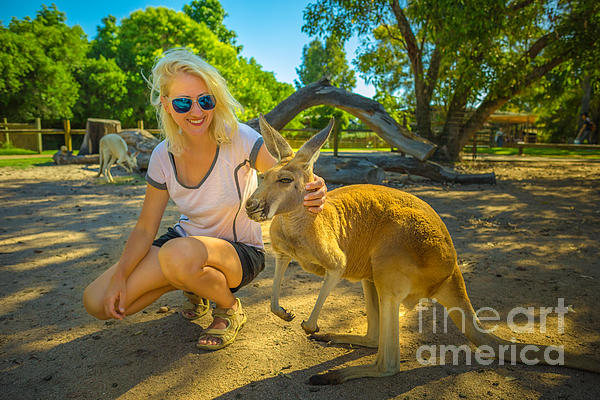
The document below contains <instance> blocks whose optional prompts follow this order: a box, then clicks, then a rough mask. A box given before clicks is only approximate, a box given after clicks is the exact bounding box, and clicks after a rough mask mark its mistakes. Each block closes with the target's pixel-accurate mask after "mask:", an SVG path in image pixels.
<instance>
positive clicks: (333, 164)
mask: <svg viewBox="0 0 600 400" xmlns="http://www.w3.org/2000/svg"><path fill="white" fill-rule="evenodd" d="M314 172H315V174H317V175H319V176H320V177H321V178H323V179H324V180H325V182H327V183H336V184H342V185H351V184H356V183H371V184H381V182H382V181H383V179H384V178H385V172H384V171H383V169H382V168H379V167H378V166H377V165H375V164H373V163H371V162H369V161H367V160H363V159H360V158H354V157H319V159H318V160H317V162H316V163H315V167H314Z"/></svg>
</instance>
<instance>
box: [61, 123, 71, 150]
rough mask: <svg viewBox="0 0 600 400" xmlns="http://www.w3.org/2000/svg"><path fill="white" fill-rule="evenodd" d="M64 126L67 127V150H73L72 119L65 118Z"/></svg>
mask: <svg viewBox="0 0 600 400" xmlns="http://www.w3.org/2000/svg"><path fill="white" fill-rule="evenodd" d="M63 127H64V129H65V146H67V151H73V142H72V140H71V120H68V119H63Z"/></svg>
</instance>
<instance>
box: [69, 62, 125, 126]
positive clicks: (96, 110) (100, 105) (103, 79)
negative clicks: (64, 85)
mask: <svg viewBox="0 0 600 400" xmlns="http://www.w3.org/2000/svg"><path fill="white" fill-rule="evenodd" d="M75 77H76V79H77V81H78V82H79V85H80V87H79V100H78V101H77V103H76V104H75V106H74V107H73V114H74V116H73V122H74V123H75V124H76V125H79V126H83V125H85V122H86V120H87V118H90V117H92V118H105V119H118V120H121V121H126V120H130V118H131V115H132V113H133V108H132V106H131V104H130V103H129V98H128V97H127V74H125V72H123V71H122V70H121V68H119V66H118V65H117V63H116V62H115V60H114V59H112V58H111V59H106V58H104V56H102V55H101V56H100V57H99V58H97V59H96V58H88V59H87V60H86V62H85V63H84V65H83V66H82V67H81V68H80V69H78V70H77V71H76V72H75Z"/></svg>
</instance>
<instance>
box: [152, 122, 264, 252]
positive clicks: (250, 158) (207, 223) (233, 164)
mask: <svg viewBox="0 0 600 400" xmlns="http://www.w3.org/2000/svg"><path fill="white" fill-rule="evenodd" d="M262 143H263V138H262V136H260V134H259V133H258V132H256V131H255V130H254V129H252V128H250V127H249V126H248V125H244V124H238V131H237V132H236V133H234V134H232V135H231V143H225V144H220V145H218V146H217V151H216V153H215V158H214V160H213V162H212V165H211V166H210V168H209V170H208V172H207V173H206V176H205V177H204V178H203V179H202V180H201V181H200V183H199V184H198V185H197V186H194V187H190V186H185V185H183V184H182V183H181V182H179V180H178V179H177V172H176V167H175V161H174V159H173V155H172V154H171V153H170V152H169V151H168V150H167V143H166V141H165V140H163V141H162V142H160V143H159V144H158V145H157V146H156V147H155V148H154V151H152V155H151V157H150V162H149V164H148V171H147V173H146V181H147V182H148V183H149V184H150V185H152V186H154V187H155V188H157V189H162V190H168V192H169V196H170V197H171V199H172V200H173V202H175V204H176V205H177V208H178V210H179V212H180V213H181V214H182V215H181V217H180V219H179V223H178V225H179V226H180V227H181V228H183V231H184V234H183V236H186V235H188V236H210V237H216V238H221V239H227V240H230V241H234V242H242V243H245V244H248V245H250V246H255V247H259V248H263V242H262V234H261V229H260V224H259V223H258V222H255V221H252V220H251V219H250V218H248V215H247V214H246V211H245V209H244V207H243V205H244V204H245V203H246V200H247V199H248V197H250V195H251V194H252V193H253V192H254V190H255V189H256V187H257V178H256V171H255V169H254V164H255V162H256V156H257V155H258V150H259V149H260V147H261V145H262ZM177 230H178V231H179V232H180V233H181V230H180V229H177Z"/></svg>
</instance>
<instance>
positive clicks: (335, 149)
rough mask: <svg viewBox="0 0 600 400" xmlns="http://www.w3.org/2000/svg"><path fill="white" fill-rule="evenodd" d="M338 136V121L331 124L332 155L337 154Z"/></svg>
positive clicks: (335, 155)
mask: <svg viewBox="0 0 600 400" xmlns="http://www.w3.org/2000/svg"><path fill="white" fill-rule="evenodd" d="M339 136H340V125H339V123H336V124H334V126H333V156H334V157H337V156H338V145H339V142H340V140H339Z"/></svg>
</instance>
